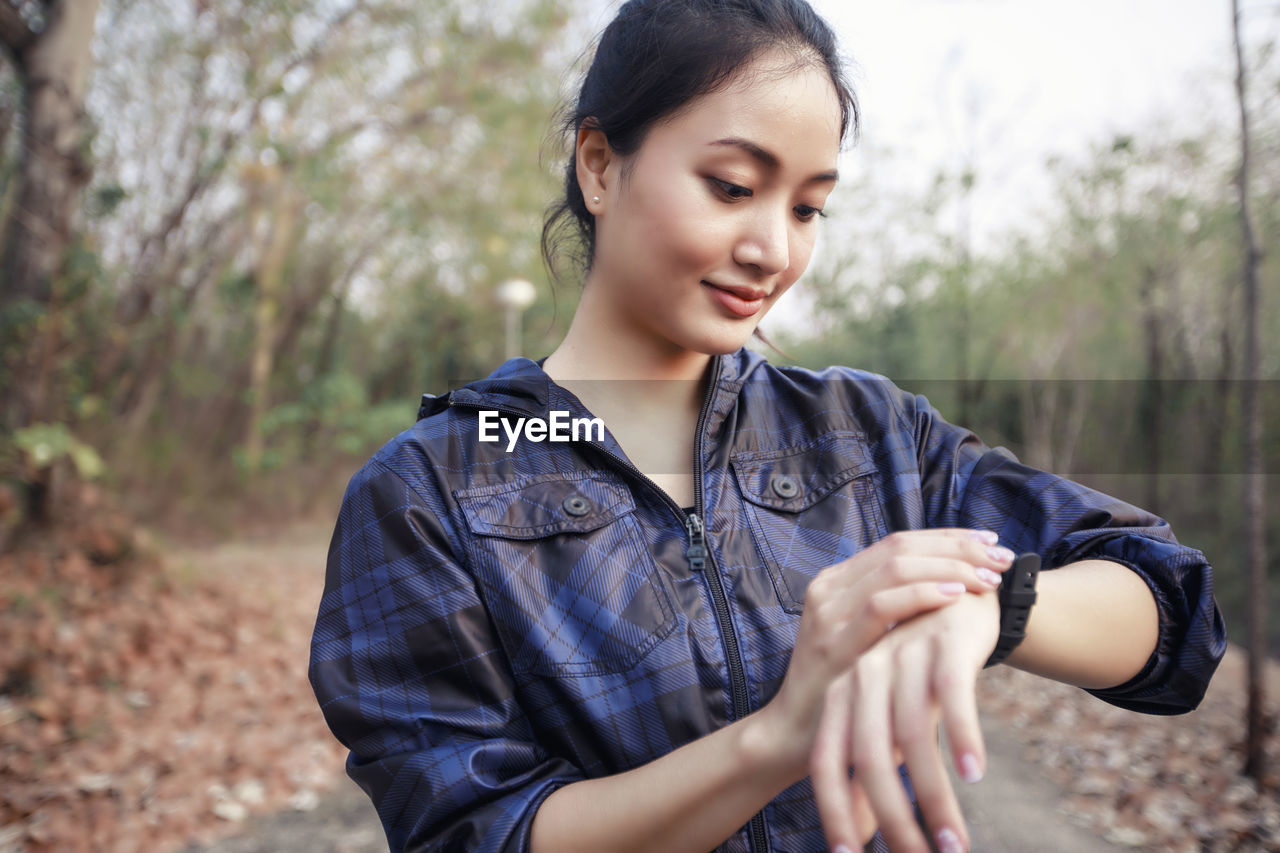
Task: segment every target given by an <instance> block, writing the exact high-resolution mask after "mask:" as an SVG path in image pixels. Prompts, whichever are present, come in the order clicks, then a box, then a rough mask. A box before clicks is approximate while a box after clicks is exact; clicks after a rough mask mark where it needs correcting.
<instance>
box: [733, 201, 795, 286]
mask: <svg viewBox="0 0 1280 853" xmlns="http://www.w3.org/2000/svg"><path fill="white" fill-rule="evenodd" d="M789 215H790V210H783V211H781V212H779V211H777V210H774V209H773V208H772V206H765V205H760V206H759V207H757V208H756V210H753V211H752V212H751V217H750V219H749V220H748V221H747V223H746V227H745V228H744V230H743V233H742V235H741V237H740V238H739V240H738V244H737V246H736V247H735V248H734V260H736V261H737V262H738V263H740V264H742V265H743V266H748V267H754V268H755V269H757V270H759V272H760V273H761V274H762V275H777V274H778V273H780V272H782V271H783V270H785V269H786V268H787V267H788V266H790V264H791V247H790V245H789V240H790V234H789V229H788V221H787V217H788V216H789Z"/></svg>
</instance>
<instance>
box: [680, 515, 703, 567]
mask: <svg viewBox="0 0 1280 853" xmlns="http://www.w3.org/2000/svg"><path fill="white" fill-rule="evenodd" d="M684 526H685V529H686V530H688V531H689V550H687V551H685V556H687V557H688V558H689V568H690V569H692V570H693V571H695V572H700V571H702V570H703V569H704V568H705V567H706V565H707V538H706V536H705V535H703V528H702V519H701V518H698V514H697V513H696V512H691V513H689V515H688V517H687V518H685V520H684Z"/></svg>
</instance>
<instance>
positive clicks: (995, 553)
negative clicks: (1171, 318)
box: [987, 545, 1013, 563]
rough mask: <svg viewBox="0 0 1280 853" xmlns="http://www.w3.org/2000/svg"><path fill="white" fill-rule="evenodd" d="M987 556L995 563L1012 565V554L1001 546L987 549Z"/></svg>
mask: <svg viewBox="0 0 1280 853" xmlns="http://www.w3.org/2000/svg"><path fill="white" fill-rule="evenodd" d="M987 555H988V556H990V557H991V559H993V560H995V561H996V562H997V563H1012V562H1013V552H1012V551H1010V550H1009V549H1008V548H1006V547H1004V546H1003V545H993V546H991V547H990V548H988V549H987Z"/></svg>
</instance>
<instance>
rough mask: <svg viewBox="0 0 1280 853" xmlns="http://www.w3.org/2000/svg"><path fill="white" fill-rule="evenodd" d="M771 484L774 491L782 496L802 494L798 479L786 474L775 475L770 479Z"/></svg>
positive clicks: (791, 496) (790, 496)
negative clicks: (797, 483)
mask: <svg viewBox="0 0 1280 853" xmlns="http://www.w3.org/2000/svg"><path fill="white" fill-rule="evenodd" d="M769 486H770V487H771V488H772V489H773V493H774V494H775V495H777V496H778V497H780V498H794V497H795V496H796V495H798V494H800V487H799V486H798V485H796V481H795V480H793V479H792V478H790V477H788V476H787V475H786V474H779V475H777V476H776V477H774V478H773V479H772V480H770V481H769Z"/></svg>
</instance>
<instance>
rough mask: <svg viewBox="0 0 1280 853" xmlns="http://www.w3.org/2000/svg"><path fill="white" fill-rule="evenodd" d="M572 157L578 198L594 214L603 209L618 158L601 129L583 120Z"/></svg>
mask: <svg viewBox="0 0 1280 853" xmlns="http://www.w3.org/2000/svg"><path fill="white" fill-rule="evenodd" d="M575 157H576V162H577V166H578V188H579V189H580V190H581V191H582V200H583V202H584V203H585V204H586V206H587V210H588V211H590V212H591V213H593V214H596V215H597V216H598V215H599V214H600V213H602V212H603V210H604V205H605V199H607V198H608V194H607V193H608V190H609V189H611V188H612V186H613V180H614V174H615V171H616V169H617V164H618V157H617V155H615V154H614V153H613V149H612V148H610V147H609V140H608V139H606V138H605V135H604V131H602V130H600V128H598V127H593V126H591V125H588V124H586V123H583V125H582V127H580V128H579V129H578V140H577V146H576V155H575ZM594 199H600V201H594Z"/></svg>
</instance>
